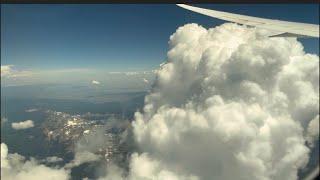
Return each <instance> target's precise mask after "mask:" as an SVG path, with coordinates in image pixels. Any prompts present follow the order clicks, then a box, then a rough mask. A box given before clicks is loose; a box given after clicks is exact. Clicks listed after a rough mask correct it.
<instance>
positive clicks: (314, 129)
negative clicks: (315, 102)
mask: <svg viewBox="0 0 320 180" xmlns="http://www.w3.org/2000/svg"><path fill="white" fill-rule="evenodd" d="M317 140H319V115H318V116H317V117H315V118H314V119H312V120H311V121H310V122H309V125H308V129H307V141H308V143H309V145H310V146H311V147H313V145H314V141H317Z"/></svg>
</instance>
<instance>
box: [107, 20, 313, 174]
mask: <svg viewBox="0 0 320 180" xmlns="http://www.w3.org/2000/svg"><path fill="white" fill-rule="evenodd" d="M169 44H170V50H169V52H168V53H167V54H168V60H167V63H166V64H164V65H162V66H161V68H160V70H159V71H158V72H157V73H156V74H157V78H156V82H155V86H154V88H153V90H152V91H151V93H150V94H149V95H147V96H146V98H145V106H144V109H143V112H136V113H135V120H134V121H133V122H132V126H133V132H134V139H135V141H136V142H137V145H138V147H139V152H140V153H134V154H133V156H132V157H131V162H130V172H129V176H128V177H129V179H240V180H241V179H243V180H247V179H257V180H268V179H273V180H281V179H298V175H297V173H298V170H299V169H301V168H303V167H304V166H305V165H306V164H307V162H308V160H309V152H310V149H309V148H308V147H307V146H306V145H305V142H306V137H305V134H306V129H307V126H308V124H309V122H310V121H311V120H312V119H314V118H315V117H316V116H318V114H319V91H318V90H319V57H318V56H316V55H311V54H305V52H304V51H303V46H302V45H301V43H300V42H298V41H297V40H296V39H295V38H268V37H266V36H264V35H263V33H261V31H260V30H257V29H254V28H246V27H244V26H239V25H236V24H230V23H228V24H223V25H221V26H218V27H215V28H211V29H208V30H207V29H205V28H203V27H201V26H198V25H196V24H187V25H185V26H183V27H180V28H178V29H177V31H176V32H175V33H174V34H173V35H172V36H171V37H170V42H169ZM312 127H314V126H313V125H312ZM117 171H119V170H117ZM113 176H114V175H113ZM119 176H121V174H120V175H119Z"/></svg>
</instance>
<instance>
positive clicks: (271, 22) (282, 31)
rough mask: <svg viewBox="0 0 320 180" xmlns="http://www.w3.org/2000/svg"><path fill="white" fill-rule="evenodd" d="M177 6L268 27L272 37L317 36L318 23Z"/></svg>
mask: <svg viewBox="0 0 320 180" xmlns="http://www.w3.org/2000/svg"><path fill="white" fill-rule="evenodd" d="M177 5H178V6H180V7H182V8H184V9H188V10H190V11H194V12H197V13H200V14H204V15H207V16H210V17H214V18H218V19H221V20H225V21H230V22H235V23H238V24H244V25H248V26H255V27H258V28H264V29H268V30H271V31H273V32H274V34H273V35H272V37H277V36H278V37H316V38H319V25H315V24H306V23H297V22H288V21H280V20H275V19H265V18H258V17H252V16H245V15H240V14H234V13H227V12H222V11H215V10H211V9H204V8H198V7H193V6H189V5H185V4H177Z"/></svg>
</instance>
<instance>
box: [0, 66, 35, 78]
mask: <svg viewBox="0 0 320 180" xmlns="http://www.w3.org/2000/svg"><path fill="white" fill-rule="evenodd" d="M32 74H33V73H32V72H31V71H22V70H17V69H15V68H14V65H1V77H3V78H21V77H29V76H31V75H32Z"/></svg>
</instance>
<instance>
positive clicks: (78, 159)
mask: <svg viewBox="0 0 320 180" xmlns="http://www.w3.org/2000/svg"><path fill="white" fill-rule="evenodd" d="M100 158H101V157H100V156H99V155H96V154H94V153H91V152H88V151H84V152H76V153H75V157H74V159H73V160H72V161H71V162H69V163H68V164H66V165H65V166H64V167H65V168H67V169H69V168H73V167H76V166H79V165H81V164H83V163H87V162H93V161H98V160H99V159H100Z"/></svg>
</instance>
